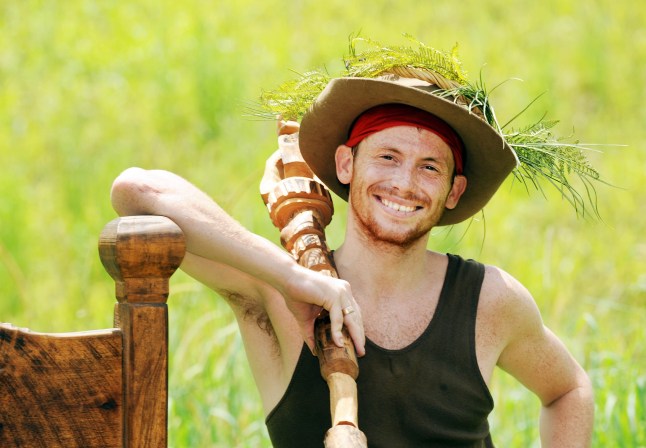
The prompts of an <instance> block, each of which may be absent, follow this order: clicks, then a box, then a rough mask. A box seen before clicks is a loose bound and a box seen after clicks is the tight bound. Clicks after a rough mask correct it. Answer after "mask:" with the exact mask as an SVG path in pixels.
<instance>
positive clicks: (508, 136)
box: [260, 36, 600, 222]
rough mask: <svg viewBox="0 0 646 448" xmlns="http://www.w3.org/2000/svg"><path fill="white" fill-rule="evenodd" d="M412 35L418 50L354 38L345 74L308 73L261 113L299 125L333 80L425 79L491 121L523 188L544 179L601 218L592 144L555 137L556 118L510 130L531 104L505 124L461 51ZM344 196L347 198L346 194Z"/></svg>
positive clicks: (267, 95)
mask: <svg viewBox="0 0 646 448" xmlns="http://www.w3.org/2000/svg"><path fill="white" fill-rule="evenodd" d="M407 37H408V38H409V39H410V40H411V41H412V42H413V43H414V44H415V47H412V46H390V47H385V46H383V45H381V44H379V43H378V42H375V41H372V40H369V39H365V38H359V37H352V36H351V37H350V46H349V55H348V56H347V57H345V58H344V62H345V71H344V72H343V73H340V74H339V75H337V76H334V77H333V76H330V75H329V74H328V73H327V71H325V70H315V71H311V72H306V73H304V74H301V75H299V76H298V78H297V79H295V80H292V81H290V82H288V83H285V84H283V85H281V86H279V87H278V88H277V89H275V90H271V91H265V92H263V94H262V96H261V106H262V108H263V110H264V112H263V113H261V114H260V115H264V116H266V117H268V118H275V117H276V116H277V115H280V116H282V117H283V118H285V119H290V120H296V121H298V120H300V119H302V117H303V116H304V115H305V114H306V113H307V112H308V110H310V108H311V106H312V104H314V102H315V100H316V99H317V98H318V97H319V95H320V94H321V92H322V91H323V90H324V89H325V87H326V86H327V85H328V84H329V83H330V81H331V80H332V79H334V78H377V77H381V76H383V75H395V76H398V77H402V78H416V79H419V80H423V81H426V82H428V83H430V84H433V85H435V86H436V87H437V88H436V89H435V90H434V91H433V92H432V94H433V95H436V96H438V97H440V98H443V99H445V100H449V101H452V102H454V103H456V104H458V105H460V106H462V107H463V108H466V109H467V110H468V111H469V112H470V113H472V114H474V115H477V116H478V117H480V118H481V119H483V120H484V121H486V123H488V124H489V126H491V127H492V128H493V130H494V131H495V132H496V133H497V134H499V135H500V137H501V138H502V139H503V140H504V142H505V143H506V146H508V147H509V148H511V150H512V151H513V153H514V154H515V157H516V158H517V160H518V162H519V163H518V164H517V165H516V167H515V168H514V169H513V174H514V177H515V178H516V179H517V180H519V181H520V182H521V183H522V184H523V185H525V186H526V187H530V186H533V187H534V188H535V189H537V190H539V191H542V181H545V180H546V181H547V182H548V183H550V184H551V185H553V186H554V187H555V188H556V189H557V190H558V191H559V192H560V193H561V194H562V196H563V197H564V198H565V199H566V200H568V201H569V202H570V203H571V204H572V206H573V207H574V209H575V211H576V212H577V214H579V215H581V216H583V215H585V213H586V210H587V205H588V204H589V205H590V207H591V208H592V210H593V211H594V213H595V214H596V215H598V210H597V204H596V192H595V188H594V184H593V182H594V181H599V180H600V176H599V173H598V172H597V171H596V170H595V169H594V168H593V167H592V166H591V165H590V163H589V161H588V160H587V158H586V157H585V154H584V151H585V150H590V147H589V146H590V145H584V144H580V143H578V142H574V143H567V142H565V141H564V140H563V139H560V138H557V137H556V136H555V135H554V134H553V133H552V128H553V127H554V126H555V125H556V124H557V123H558V121H555V120H551V121H547V120H545V119H540V120H539V121H537V122H535V123H531V124H529V125H525V126H522V127H519V128H513V127H511V126H510V125H511V123H512V122H514V121H515V120H516V119H517V118H518V117H519V116H520V115H522V114H523V113H524V112H525V111H526V110H527V109H528V108H529V106H530V105H531V103H530V105H528V106H527V107H526V108H525V109H523V110H521V111H520V112H519V113H518V114H516V115H515V116H514V117H513V118H512V120H510V121H508V122H507V123H506V124H504V125H500V124H499V122H498V120H497V118H496V114H495V112H494V109H493V108H492V106H491V104H490V103H489V93H490V92H488V91H487V89H486V88H485V85H484V82H483V81H482V79H480V80H478V82H476V83H472V82H470V81H469V80H468V78H467V75H466V73H465V72H464V70H463V69H462V64H461V62H460V60H459V59H458V56H457V48H453V50H452V51H451V52H443V51H439V50H436V49H434V48H431V47H429V46H427V45H425V44H423V43H421V42H419V41H417V40H415V39H413V38H411V37H410V36H407ZM358 44H363V45H365V47H366V49H365V50H364V51H361V52H359V51H358V49H357V46H358ZM532 103H533V101H532ZM467 164H468V161H467ZM573 176H575V177H578V178H579V179H580V180H581V183H582V185H583V190H584V192H583V193H582V192H580V191H578V190H577V188H576V187H575V186H574V185H573V183H572V181H571V178H572V177H573ZM324 181H325V180H324ZM328 186H329V187H330V188H332V189H333V190H335V191H337V190H336V189H335V188H333V187H331V186H330V185H328ZM496 188H497V186H496ZM337 193H338V191H337ZM341 196H342V197H343V194H342V195H341ZM455 222H459V220H455Z"/></svg>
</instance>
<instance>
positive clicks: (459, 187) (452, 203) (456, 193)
mask: <svg viewBox="0 0 646 448" xmlns="http://www.w3.org/2000/svg"><path fill="white" fill-rule="evenodd" d="M466 189H467V178H466V177H464V176H462V175H457V176H455V177H454V178H453V185H451V191H450V192H449V195H448V196H447V198H446V204H444V206H445V207H446V208H448V209H454V208H455V207H456V206H457V205H458V201H459V200H460V197H462V193H464V190H466Z"/></svg>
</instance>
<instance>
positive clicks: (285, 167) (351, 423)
mask: <svg viewBox="0 0 646 448" xmlns="http://www.w3.org/2000/svg"><path fill="white" fill-rule="evenodd" d="M278 144H279V149H280V153H281V154H280V155H281V160H282V170H281V163H280V162H281V161H280V160H273V161H270V162H269V163H276V168H277V173H278V177H277V178H276V179H274V181H276V183H275V185H273V186H272V188H270V189H267V190H266V191H265V188H266V187H267V186H266V185H261V192H262V193H263V194H262V197H263V200H264V201H265V204H266V205H267V208H268V210H269V215H270V217H271V220H272V222H273V223H274V225H275V226H276V227H278V229H280V241H281V243H282V245H283V247H284V248H285V249H287V251H289V252H290V253H291V254H292V255H293V256H294V258H295V259H296V260H297V262H298V263H299V264H300V265H301V266H304V267H306V268H308V269H312V270H314V271H318V272H320V273H322V274H325V275H329V276H331V277H335V278H338V274H337V272H336V269H335V267H334V264H333V262H332V258H331V256H330V251H329V249H328V248H327V245H326V244H325V227H326V226H327V225H328V224H329V223H330V221H331V220H332V214H333V213H334V208H333V205H332V198H331V196H330V193H329V191H328V190H327V188H326V187H325V186H324V185H323V184H322V183H321V182H319V181H318V180H316V179H315V176H314V173H312V171H311V170H310V168H309V167H308V166H307V164H306V163H305V162H304V161H303V159H302V157H301V154H300V150H299V148H298V134H283V135H280V136H279V138H278ZM281 171H282V173H281ZM342 332H343V339H344V346H343V347H338V346H337V345H336V344H335V343H334V341H333V340H332V336H331V323H330V317H329V315H328V313H327V311H325V310H324V311H323V312H322V313H321V315H320V316H319V317H318V318H317V319H316V323H315V326H314V335H315V340H316V356H317V357H318V359H319V364H320V366H321V375H322V376H323V378H324V379H325V381H326V382H327V384H328V387H329V388H330V413H331V417H332V427H331V428H330V429H329V430H328V431H327V433H326V435H325V447H326V448H349V447H351V448H354V447H356V448H365V447H367V446H368V445H367V440H366V436H365V435H364V434H363V432H361V431H360V430H359V425H358V401H357V383H356V382H355V380H356V378H357V376H358V375H359V365H358V363H357V357H356V354H355V351H354V345H353V343H352V339H351V338H350V335H349V333H348V331H347V329H346V328H345V326H344V327H343V330H342Z"/></svg>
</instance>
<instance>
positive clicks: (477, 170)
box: [299, 75, 518, 225]
mask: <svg viewBox="0 0 646 448" xmlns="http://www.w3.org/2000/svg"><path fill="white" fill-rule="evenodd" d="M436 90H440V88H439V87H438V86H436V85H434V84H431V83H429V82H427V81H423V80H420V79H416V78H407V77H399V76H396V75H386V76H380V77H377V78H354V77H342V78H336V79H332V80H331V81H330V82H329V83H328V84H327V86H326V87H325V89H324V90H323V91H322V93H321V94H320V95H319V96H318V98H317V99H316V100H315V101H314V103H313V104H312V106H311V107H310V109H309V110H308V111H307V112H306V113H305V115H304V116H303V119H302V121H301V127H300V134H299V144H300V149H301V153H302V154H303V158H304V159H305V161H306V162H307V164H308V165H309V166H310V168H311V169H312V171H313V172H314V174H316V175H317V176H318V177H319V178H320V179H321V180H322V181H323V183H325V185H326V186H327V187H328V188H330V189H331V190H332V191H334V192H335V193H336V194H338V195H339V196H340V197H341V198H343V199H344V200H347V199H348V186H347V185H344V184H342V183H341V182H339V180H338V179H337V177H336V166H335V160H334V154H335V152H336V149H337V147H338V146H339V145H341V144H343V143H345V142H346V141H347V139H348V135H349V133H350V129H351V127H352V125H353V123H354V121H355V119H356V118H357V117H358V116H359V115H361V114H362V113H363V112H365V111H366V110H368V109H370V108H372V107H374V106H378V105H380V104H390V103H399V104H406V105H409V106H413V107H417V108H419V109H422V110H424V111H427V112H429V113H431V114H433V115H435V116H437V117H439V118H441V119H442V120H444V121H445V122H446V123H448V124H449V125H450V126H451V127H452V128H453V130H454V131H455V132H456V133H457V134H458V135H459V136H460V138H461V139H462V142H463V144H464V150H465V167H464V175H465V176H466V178H467V188H466V191H465V192H464V194H463V195H462V197H461V198H460V201H459V202H458V205H457V206H456V207H455V208H454V209H446V210H445V213H444V215H443V217H442V219H441V220H440V222H439V223H438V225H449V224H456V223H459V222H461V221H464V220H466V219H468V218H470V217H471V216H473V215H474V214H476V213H477V212H478V211H480V210H481V209H482V208H483V207H484V206H485V205H486V204H487V202H489V200H490V199H491V197H492V196H493V195H494V193H495V192H496V190H497V189H498V187H499V186H500V185H501V184H502V182H503V181H504V180H505V178H506V177H507V176H508V175H509V173H511V171H512V170H513V169H514V168H515V167H516V166H517V164H518V159H517V158H516V154H515V152H514V151H513V150H512V149H511V148H510V147H509V145H508V144H507V143H506V142H505V140H504V139H503V137H502V136H501V135H500V134H499V133H498V132H496V130H495V129H494V128H493V127H491V126H490V125H489V124H488V123H487V122H486V121H484V120H483V119H482V118H480V116H478V115H476V112H479V111H476V110H475V109H471V110H470V109H469V108H468V107H467V106H466V105H460V104H459V103H460V101H455V99H454V98H452V97H446V96H443V97H440V96H438V95H436V94H434V93H433V92H434V91H436Z"/></svg>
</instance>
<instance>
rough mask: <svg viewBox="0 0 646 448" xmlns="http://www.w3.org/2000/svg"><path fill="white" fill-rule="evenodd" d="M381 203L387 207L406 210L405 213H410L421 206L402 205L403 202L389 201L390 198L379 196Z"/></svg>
mask: <svg viewBox="0 0 646 448" xmlns="http://www.w3.org/2000/svg"><path fill="white" fill-rule="evenodd" d="M379 199H380V201H381V203H382V204H383V205H385V206H386V207H388V208H390V209H393V210H395V211H397V212H405V213H410V212H414V211H415V210H417V209H418V208H419V207H413V206H410V205H402V204H397V203H396V202H393V201H389V200H388V199H384V198H382V197H380V198H379Z"/></svg>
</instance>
